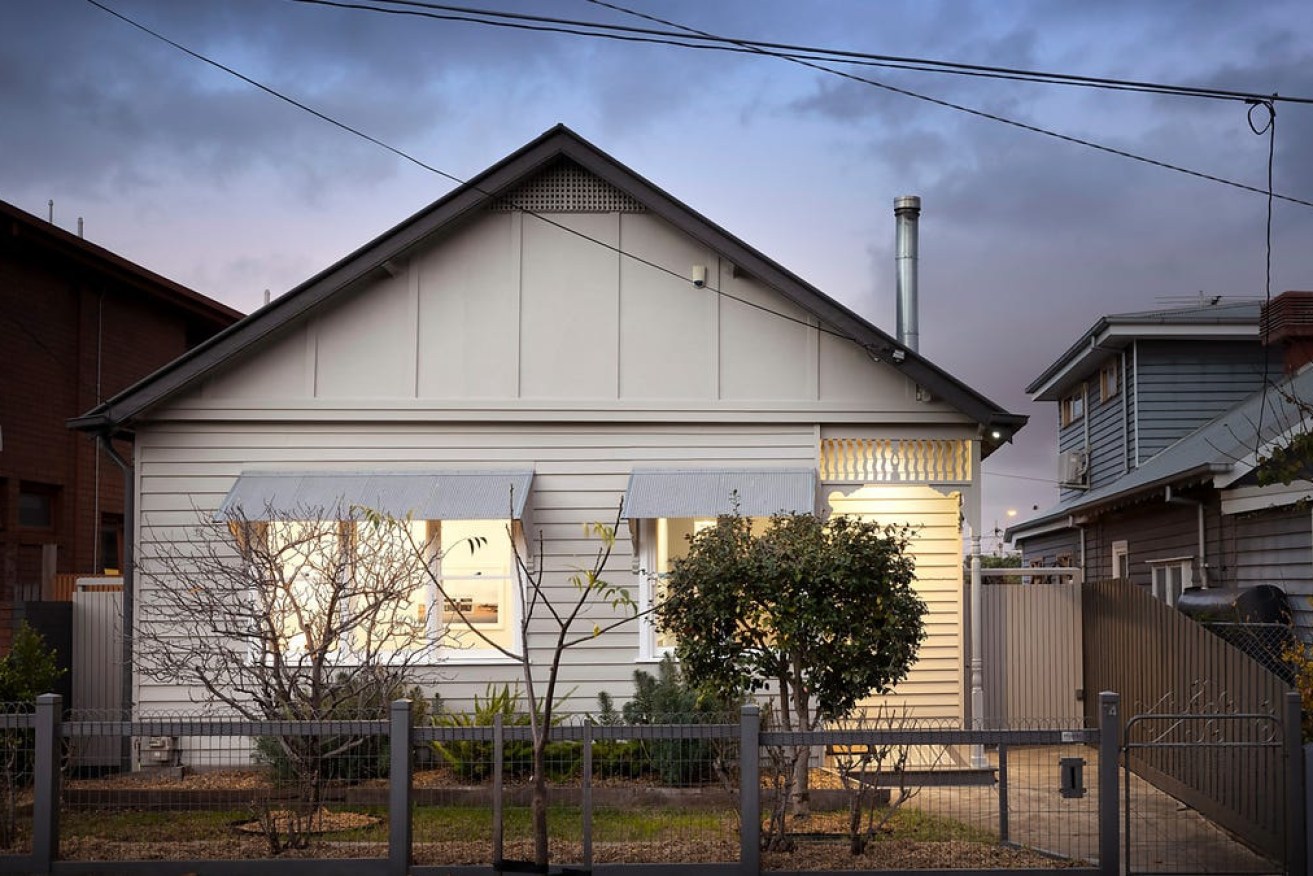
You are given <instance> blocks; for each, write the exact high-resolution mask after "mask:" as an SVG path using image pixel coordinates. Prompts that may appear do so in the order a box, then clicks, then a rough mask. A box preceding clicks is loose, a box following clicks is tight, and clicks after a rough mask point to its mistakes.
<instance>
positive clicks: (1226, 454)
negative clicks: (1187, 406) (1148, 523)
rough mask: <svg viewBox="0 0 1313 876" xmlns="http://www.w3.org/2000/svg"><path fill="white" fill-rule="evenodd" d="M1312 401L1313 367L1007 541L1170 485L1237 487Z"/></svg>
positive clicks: (1013, 530) (1011, 531)
mask: <svg viewBox="0 0 1313 876" xmlns="http://www.w3.org/2000/svg"><path fill="white" fill-rule="evenodd" d="M1309 398H1313V368H1305V369H1304V370H1303V371H1301V372H1299V373H1298V374H1296V375H1295V376H1294V377H1292V378H1290V379H1288V380H1285V381H1282V382H1281V383H1279V384H1277V385H1275V386H1271V387H1264V388H1263V389H1260V390H1259V391H1258V392H1256V393H1254V394H1253V395H1251V396H1249V397H1248V398H1246V399H1245V400H1244V401H1241V402H1240V403H1239V404H1237V405H1236V406H1235V407H1233V408H1231V409H1230V410H1229V411H1226V412H1225V413H1223V414H1220V415H1218V416H1217V417H1215V418H1214V419H1212V420H1210V421H1209V422H1207V423H1205V424H1204V425H1202V426H1200V427H1199V428H1198V429H1196V430H1195V431H1193V432H1191V433H1190V434H1189V435H1186V436H1185V437H1184V438H1182V439H1180V440H1179V441H1177V442H1176V443H1175V444H1172V445H1171V446H1170V447H1167V448H1165V449H1164V450H1162V451H1160V452H1159V453H1158V454H1156V455H1155V456H1154V457H1153V458H1151V459H1149V460H1146V461H1145V462H1144V463H1142V464H1141V465H1140V466H1139V467H1137V468H1135V469H1133V470H1131V471H1129V472H1127V473H1126V474H1124V475H1122V476H1121V477H1120V478H1118V479H1117V480H1115V481H1113V482H1112V483H1110V484H1106V485H1105V486H1102V487H1100V488H1098V489H1097V490H1091V491H1090V492H1088V493H1086V494H1084V495H1083V496H1081V497H1080V498H1078V499H1076V500H1075V501H1068V502H1066V503H1059V504H1058V505H1056V506H1054V507H1052V508H1050V509H1049V510H1047V511H1045V512H1043V513H1042V514H1039V515H1038V516H1036V517H1032V518H1030V519H1029V520H1026V521H1024V522H1022V523H1018V524H1015V525H1013V526H1010V527H1008V530H1007V532H1006V533H1004V536H1003V537H1004V539H1005V540H1008V541H1010V540H1011V539H1012V538H1013V537H1014V536H1021V537H1025V535H1026V534H1027V533H1028V532H1029V531H1031V530H1044V529H1047V528H1049V527H1050V526H1051V525H1052V524H1053V523H1055V522H1057V521H1060V520H1063V519H1064V518H1066V517H1070V516H1073V515H1078V514H1086V513H1091V512H1097V511H1099V510H1101V509H1103V508H1106V507H1109V506H1114V505H1117V504H1121V503H1125V502H1129V501H1133V500H1134V499H1136V498H1137V497H1141V496H1144V495H1146V494H1148V493H1150V492H1151V491H1155V490H1160V489H1163V488H1164V487H1167V486H1176V485H1182V484H1184V483H1197V482H1199V481H1203V480H1207V481H1210V482H1212V483H1214V485H1215V486H1219V487H1225V486H1228V485H1230V484H1233V483H1235V482H1236V481H1238V480H1240V479H1241V478H1243V477H1244V476H1245V475H1248V474H1249V473H1250V472H1251V471H1253V469H1254V467H1255V466H1256V465H1257V461H1256V459H1255V456H1256V455H1257V453H1259V452H1262V451H1265V450H1266V449H1267V448H1268V447H1269V446H1270V445H1271V444H1272V442H1274V441H1277V440H1279V439H1280V438H1281V437H1282V436H1284V435H1286V434H1288V433H1289V432H1290V431H1291V430H1293V429H1297V428H1302V424H1303V421H1304V418H1305V416H1306V412H1305V411H1304V410H1302V407H1303V405H1304V402H1303V401H1301V400H1303V399H1309Z"/></svg>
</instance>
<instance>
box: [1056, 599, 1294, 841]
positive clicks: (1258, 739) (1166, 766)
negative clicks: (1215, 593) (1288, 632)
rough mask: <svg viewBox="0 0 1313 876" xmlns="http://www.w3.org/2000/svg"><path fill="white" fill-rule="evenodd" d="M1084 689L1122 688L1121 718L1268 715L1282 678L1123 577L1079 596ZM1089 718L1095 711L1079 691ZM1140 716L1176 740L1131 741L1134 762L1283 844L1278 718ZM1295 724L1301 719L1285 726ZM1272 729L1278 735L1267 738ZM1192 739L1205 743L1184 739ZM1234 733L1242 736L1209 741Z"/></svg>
mask: <svg viewBox="0 0 1313 876" xmlns="http://www.w3.org/2000/svg"><path fill="white" fill-rule="evenodd" d="M1082 627H1083V630H1082V633H1083V638H1084V648H1085V658H1084V664H1085V665H1084V679H1085V689H1086V690H1093V691H1099V690H1117V691H1120V692H1121V693H1122V714H1121V721H1122V725H1123V727H1125V725H1126V722H1127V721H1128V720H1129V719H1130V718H1132V717H1134V716H1136V715H1141V714H1147V713H1157V714H1180V713H1191V714H1199V715H1204V716H1207V715H1209V714H1219V713H1220V714H1248V715H1271V716H1276V718H1277V720H1280V717H1281V709H1282V702H1283V699H1284V697H1285V695H1286V692H1287V691H1288V690H1289V689H1290V688H1289V686H1288V685H1287V684H1286V683H1285V682H1284V681H1282V680H1281V679H1280V678H1278V677H1277V676H1276V675H1274V674H1272V673H1271V672H1269V671H1268V670H1267V669H1266V668H1264V667H1263V666H1262V665H1261V664H1259V663H1258V662H1257V661H1255V660H1253V659H1252V658H1250V657H1249V656H1248V655H1246V654H1244V653H1243V652H1242V651H1240V650H1239V649H1237V648H1235V647H1233V646H1232V645H1230V644H1228V643H1227V642H1225V641H1224V640H1223V639H1221V638H1220V637H1218V636H1216V635H1214V634H1212V633H1210V632H1208V631H1207V630H1206V629H1204V628H1203V627H1202V626H1200V625H1199V624H1196V623H1195V622H1194V621H1192V620H1190V619H1189V618H1188V617H1186V616H1185V615H1183V614H1181V613H1180V612H1178V611H1176V610H1175V609H1173V608H1171V607H1170V606H1168V605H1166V604H1165V603H1163V602H1160V601H1159V600H1157V599H1154V598H1153V596H1151V595H1150V594H1149V593H1148V592H1146V591H1145V590H1144V589H1143V588H1140V587H1136V586H1134V585H1132V584H1129V583H1128V582H1126V581H1118V580H1111V581H1099V582H1087V583H1086V584H1085V586H1084V589H1083V598H1082ZM1086 713H1087V720H1094V718H1095V717H1096V711H1095V703H1094V702H1093V700H1092V699H1091V698H1087V699H1086ZM1173 726H1175V727H1179V728H1180V729H1181V730H1183V731H1184V732H1185V733H1186V734H1193V735H1185V736H1181V735H1179V731H1178V730H1175V729H1173V730H1171V731H1164V730H1163V727H1164V724H1163V722H1156V725H1141V726H1140V727H1139V728H1137V732H1138V733H1139V734H1140V736H1139V738H1138V739H1135V740H1131V741H1144V739H1143V737H1144V735H1145V734H1146V732H1148V733H1152V732H1155V731H1158V732H1171V734H1172V735H1171V736H1170V737H1169V738H1166V739H1165V741H1169V742H1171V743H1173V746H1174V747H1164V748H1156V749H1155V748H1139V749H1133V750H1131V752H1130V753H1129V755H1128V762H1129V765H1130V767H1131V769H1132V770H1134V771H1135V772H1136V773H1138V774H1139V775H1141V776H1142V777H1144V778H1145V779H1147V780H1149V781H1150V782H1152V783H1153V784H1155V785H1157V786H1158V787H1160V788H1162V789H1163V790H1165V791H1167V792H1168V793H1170V794H1172V795H1173V796H1175V797H1177V798H1178V799H1180V800H1181V801H1182V802H1184V803H1186V804H1187V805H1189V806H1191V807H1193V808H1194V809H1196V810H1198V811H1199V812H1200V813H1201V814H1202V815H1204V816H1206V817H1207V818H1209V819H1211V820H1213V821H1214V822H1216V823H1218V824H1220V825H1222V826H1223V827H1225V828H1226V829H1228V830H1230V831H1232V832H1233V833H1235V834H1237V835H1238V836H1240V837H1242V838H1244V839H1245V841H1246V842H1248V843H1249V844H1251V845H1253V846H1254V847H1255V848H1257V849H1259V850H1261V851H1263V852H1264V853H1266V854H1269V855H1271V856H1273V857H1274V858H1277V859H1280V857H1281V856H1282V855H1284V853H1285V812H1286V781H1287V774H1286V769H1285V761H1284V754H1283V751H1282V748H1281V746H1280V745H1263V744H1261V743H1264V742H1272V741H1274V742H1277V743H1279V742H1280V741H1281V740H1280V738H1279V737H1280V734H1279V733H1276V734H1274V733H1273V727H1274V726H1276V725H1274V724H1272V723H1271V722H1268V721H1249V722H1243V721H1234V720H1231V719H1218V720H1215V721H1211V722H1208V721H1206V719H1205V721H1200V722H1193V723H1191V722H1182V723H1180V724H1179V725H1173ZM1286 729H1287V732H1299V731H1298V728H1286ZM1273 735H1276V737H1277V738H1276V739H1273V738H1272V737H1273ZM1191 739H1194V740H1195V741H1196V742H1198V743H1203V744H1196V745H1190V744H1184V745H1176V743H1182V742H1184V743H1188V742H1189V741H1190V740H1191ZM1227 740H1233V741H1238V742H1242V743H1249V744H1237V745H1228V746H1214V745H1210V744H1209V743H1214V742H1219V741H1227Z"/></svg>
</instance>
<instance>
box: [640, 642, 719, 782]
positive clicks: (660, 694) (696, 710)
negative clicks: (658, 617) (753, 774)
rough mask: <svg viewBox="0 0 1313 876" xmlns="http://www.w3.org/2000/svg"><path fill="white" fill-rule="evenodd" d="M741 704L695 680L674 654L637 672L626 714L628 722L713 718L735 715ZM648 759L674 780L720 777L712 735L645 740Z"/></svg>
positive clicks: (662, 774)
mask: <svg viewBox="0 0 1313 876" xmlns="http://www.w3.org/2000/svg"><path fill="white" fill-rule="evenodd" d="M736 709H737V704H735V703H728V702H726V701H724V700H723V699H720V698H718V697H716V696H714V695H712V694H710V693H708V692H706V691H704V690H700V689H699V688H697V687H695V686H693V685H690V684H689V683H688V682H686V681H685V680H684V678H683V676H682V675H681V674H680V671H679V667H678V665H677V664H676V663H675V661H674V659H673V658H672V657H670V656H669V655H666V656H665V657H664V658H662V660H661V663H660V665H659V666H658V667H657V674H656V675H655V676H654V675H652V674H650V673H648V672H644V671H643V670H641V669H639V670H637V671H635V672H634V698H633V699H632V700H630V701H629V702H628V703H625V705H624V707H623V708H622V709H621V715H622V716H623V717H624V720H625V722H626V723H628V724H712V723H717V722H721V721H726V720H731V718H730V717H729V716H730V714H731V713H732V712H734V711H735V710H736ZM639 749H640V751H641V757H642V760H643V761H645V763H644V764H643V765H644V766H646V768H647V769H650V770H651V771H652V772H654V773H656V775H657V776H658V777H660V779H661V781H663V782H665V783H666V784H670V785H696V784H703V783H706V782H711V781H715V779H716V772H715V765H716V756H717V744H716V742H715V741H714V740H708V739H668V740H667V739H659V740H644V741H642V742H640V743H639Z"/></svg>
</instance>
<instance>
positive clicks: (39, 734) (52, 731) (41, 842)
mask: <svg viewBox="0 0 1313 876" xmlns="http://www.w3.org/2000/svg"><path fill="white" fill-rule="evenodd" d="M63 710H64V698H63V697H61V696H60V695H59V694H41V695H40V696H38V697H37V698H36V722H35V724H34V730H35V733H36V764H35V769H36V775H35V787H34V788H33V799H32V864H33V868H34V870H35V872H37V873H49V872H50V870H51V865H52V864H53V863H54V862H55V860H56V859H57V858H58V857H59V748H60V745H59V742H60V739H59V720H60V714H61V712H63Z"/></svg>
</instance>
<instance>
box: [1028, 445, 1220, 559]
mask: <svg viewBox="0 0 1313 876" xmlns="http://www.w3.org/2000/svg"><path fill="white" fill-rule="evenodd" d="M1230 470H1231V466H1230V465H1228V464H1225V463H1214V462H1206V463H1203V464H1201V465H1196V466H1194V467H1193V468H1190V469H1186V470H1185V471H1179V472H1175V473H1173V474H1170V475H1164V476H1162V477H1160V478H1156V479H1154V480H1152V481H1149V482H1147V483H1144V484H1140V485H1138V486H1135V487H1132V488H1131V489H1127V490H1120V491H1118V492H1115V493H1109V494H1108V495H1106V496H1100V497H1098V498H1097V499H1095V500H1093V501H1090V502H1085V503H1082V502H1080V501H1077V502H1073V503H1072V504H1070V505H1063V506H1061V507H1058V508H1054V509H1053V510H1052V511H1049V512H1048V513H1046V514H1041V515H1040V516H1039V517H1032V518H1030V519H1029V520H1027V521H1025V522H1023V523H1018V524H1016V525H1014V526H1009V527H1008V528H1007V529H1006V530H1004V532H1003V540H1004V541H1012V540H1013V539H1014V538H1028V537H1029V536H1028V535H1027V532H1028V531H1029V530H1032V529H1048V528H1049V525H1050V524H1052V523H1054V522H1055V521H1059V520H1062V519H1064V518H1071V519H1075V518H1078V517H1087V516H1090V515H1098V514H1101V513H1103V512H1105V511H1110V510H1112V509H1113V508H1115V507H1118V506H1121V505H1125V504H1127V503H1129V502H1134V501H1138V500H1144V499H1148V498H1152V494H1153V493H1156V492H1158V491H1160V490H1162V489H1163V488H1165V487H1176V486H1186V485H1189V484H1194V483H1198V482H1199V481H1200V480H1203V479H1208V478H1211V477H1212V476H1213V475H1215V474H1220V473H1223V472H1227V471H1230ZM1077 525H1079V524H1077Z"/></svg>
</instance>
